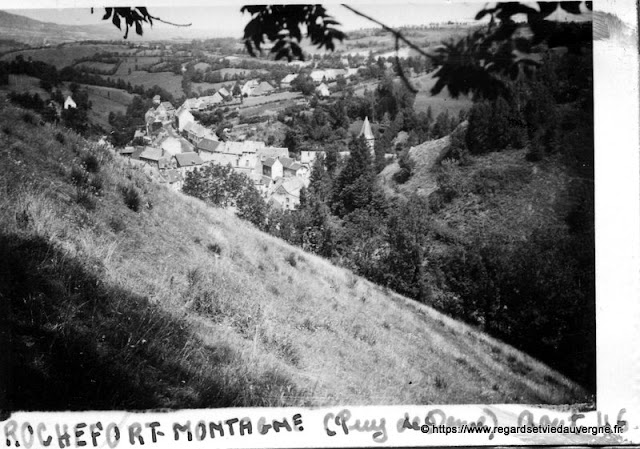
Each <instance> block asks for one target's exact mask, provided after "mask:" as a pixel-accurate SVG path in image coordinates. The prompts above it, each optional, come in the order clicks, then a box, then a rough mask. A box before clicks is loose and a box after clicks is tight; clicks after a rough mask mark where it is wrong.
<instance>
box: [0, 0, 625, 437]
mask: <svg viewBox="0 0 640 449" xmlns="http://www.w3.org/2000/svg"><path fill="white" fill-rule="evenodd" d="M22 8H24V5H19V4H18V3H17V2H13V3H7V2H4V3H2V8H0V159H1V161H2V162H1V163H0V273H1V277H0V281H1V282H0V322H1V328H0V338H1V340H0V346H1V347H2V348H3V349H2V351H1V355H0V410H3V411H5V412H8V413H11V412H12V411H25V412H36V411H45V412H69V411H76V412H79V411H113V410H129V411H136V410H137V411H142V410H165V411H166V410H190V409H225V408H244V407H246V408H252V407H265V408H274V407H311V408H313V407H315V408H317V407H331V406H337V405H344V404H348V405H350V406H397V405H403V404H411V405H414V406H429V405H433V404H450V405H463V404H489V405H490V404H536V405H539V406H543V407H548V408H549V409H552V410H565V409H566V408H567V407H574V408H572V410H574V409H575V410H578V411H584V412H589V411H593V410H595V409H596V393H597V391H596V372H597V370H596V368H597V363H596V356H597V351H596V335H597V332H596V330H597V328H596V279H597V278H596V226H595V221H594V217H595V200H594V198H595V192H596V185H595V181H594V179H595V178H596V177H595V175H594V173H595V166H596V164H595V162H594V51H593V47H594V36H595V34H596V33H597V32H598V30H597V29H596V28H597V27H595V26H594V20H593V16H594V12H593V8H594V5H592V2H579V1H569V2H509V3H477V2H471V3H463V2H453V3H451V2H411V3H408V2H407V3H391V2H388V3H381V2H377V3H373V2H372V3H366V2H353V3H347V4H338V3H327V4H323V5H320V4H316V5H307V4H299V3H296V4H291V3H288V4H280V5H268V4H258V5H251V4H246V5H244V4H242V3H238V4H231V3H211V4H202V3H200V4H197V5H194V6H189V5H188V4H185V5H178V4H175V5H173V6H169V5H164V4H160V5H157V6H154V5H153V4H150V5H148V6H147V7H134V6H122V5H119V6H114V7H105V6H104V5H100V6H98V5H93V7H92V6H91V5H89V4H87V5H86V6H75V7H66V8H59V7H56V6H55V5H51V6H50V7H38V8H30V9H22ZM614 22H615V17H614V16H611V17H608V18H607V23H608V24H611V23H614ZM619 29H622V28H619ZM600 31H601V30H600ZM630 39H631V38H630ZM636 40H637V36H636ZM636 112H637V111H636ZM636 171H637V170H636ZM598 332H600V328H598ZM5 418H6V417H5ZM3 419H4V418H3ZM294 421H295V420H294ZM338 422H339V419H338V418H336V424H338ZM618 422H621V421H618ZM290 423H291V421H290ZM611 424H612V425H613V424H616V419H615V417H612V421H611ZM288 425H289V424H287V426H288ZM292 425H293V424H292ZM393 426H395V424H394V425H393ZM299 427H301V426H299ZM343 427H344V429H345V431H346V429H347V427H346V425H345V424H344V423H343ZM288 430H290V429H288ZM32 434H33V432H32ZM231 434H232V435H233V431H232V432H231ZM4 436H6V434H5V435H4ZM212 436H213V435H212ZM123 438H125V437H124V436H123ZM131 438H132V442H133V437H131ZM154 438H155V436H154ZM125 439H126V438H125ZM603 441H606V442H608V443H610V444H616V443H617V442H620V441H622V440H621V437H620V435H616V434H615V433H613V434H611V435H608V436H606V437H605V439H604V440H603ZM154 442H155V439H154ZM7 444H8V445H9V446H14V445H13V443H11V442H10V438H9V437H7ZM17 444H18V443H17V440H16V444H15V445H16V446H17ZM60 444H61V446H60V447H63V446H62V443H60ZM94 445H95V440H94ZM112 447H113V446H112Z"/></svg>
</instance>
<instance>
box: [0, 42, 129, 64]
mask: <svg viewBox="0 0 640 449" xmlns="http://www.w3.org/2000/svg"><path fill="white" fill-rule="evenodd" d="M132 51H135V50H134V49H130V48H129V47H127V46H124V45H112V44H100V45H93V44H84V45H81V44H66V45H61V46H57V47H50V48H41V49H37V50H20V51H17V52H13V53H9V54H6V55H3V56H2V58H0V59H1V60H3V61H11V60H13V59H14V58H15V57H16V56H17V55H19V54H20V55H23V56H24V58H25V59H27V58H29V57H31V58H33V59H36V60H38V61H43V62H46V63H48V64H51V65H54V66H56V68H57V69H62V68H63V67H67V66H71V65H73V63H74V62H75V61H76V60H78V59H80V58H87V57H90V56H93V55H94V54H96V53H99V52H119V53H122V52H127V53H130V52H132Z"/></svg>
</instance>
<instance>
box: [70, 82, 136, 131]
mask: <svg viewBox="0 0 640 449" xmlns="http://www.w3.org/2000/svg"><path fill="white" fill-rule="evenodd" d="M82 87H85V88H87V89H88V91H89V101H91V111H90V112H89V120H91V121H92V122H93V123H96V124H98V125H100V126H101V127H103V128H104V129H106V130H109V129H111V125H109V113H111V112H113V113H116V112H122V113H123V114H124V113H125V111H126V110H127V105H128V104H129V103H131V100H132V99H133V97H134V96H133V95H132V94H130V93H128V92H126V91H124V90H120V89H113V88H111V87H99V86H89V85H85V84H83V85H82Z"/></svg>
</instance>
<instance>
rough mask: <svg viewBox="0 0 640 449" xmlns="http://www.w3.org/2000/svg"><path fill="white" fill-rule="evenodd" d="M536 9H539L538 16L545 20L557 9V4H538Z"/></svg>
mask: <svg viewBox="0 0 640 449" xmlns="http://www.w3.org/2000/svg"><path fill="white" fill-rule="evenodd" d="M538 7H539V8H540V16H542V18H545V17H547V16H550V15H551V14H553V13H554V12H555V10H556V9H558V2H538Z"/></svg>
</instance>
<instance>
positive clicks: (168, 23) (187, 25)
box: [149, 15, 192, 27]
mask: <svg viewBox="0 0 640 449" xmlns="http://www.w3.org/2000/svg"><path fill="white" fill-rule="evenodd" d="M149 17H151V18H152V19H153V20H157V21H158V22H160V23H166V24H167V25H172V26H174V27H190V26H191V25H192V24H191V23H173V22H168V21H166V20H162V19H161V18H160V17H154V16H152V15H149Z"/></svg>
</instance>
